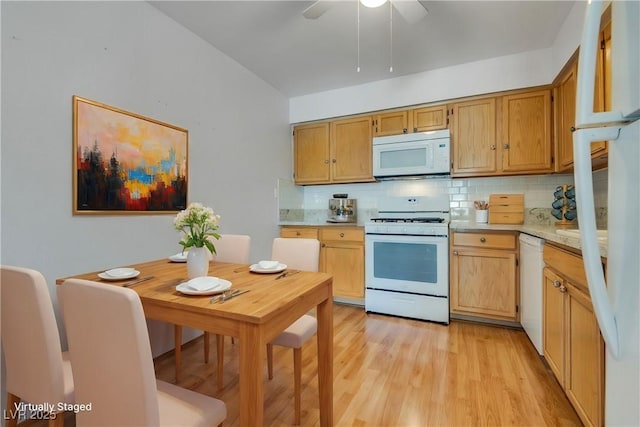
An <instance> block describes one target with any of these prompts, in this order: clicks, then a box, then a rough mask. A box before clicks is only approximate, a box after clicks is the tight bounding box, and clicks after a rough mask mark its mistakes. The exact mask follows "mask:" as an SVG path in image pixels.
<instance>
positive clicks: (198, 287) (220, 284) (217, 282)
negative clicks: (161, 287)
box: [176, 276, 231, 295]
mask: <svg viewBox="0 0 640 427" xmlns="http://www.w3.org/2000/svg"><path fill="white" fill-rule="evenodd" d="M230 288H231V282H230V281H228V280H224V279H220V278H218V277H211V276H202V277H196V278H194V279H191V280H189V281H187V282H183V283H180V284H179V285H178V286H176V290H177V291H179V292H182V293H183V294H186V295H213V294H219V293H221V292H224V291H226V290H228V289H230Z"/></svg>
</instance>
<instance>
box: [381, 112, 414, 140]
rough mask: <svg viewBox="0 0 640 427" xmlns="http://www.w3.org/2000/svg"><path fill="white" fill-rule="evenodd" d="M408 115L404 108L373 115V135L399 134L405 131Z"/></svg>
mask: <svg viewBox="0 0 640 427" xmlns="http://www.w3.org/2000/svg"><path fill="white" fill-rule="evenodd" d="M408 120H409V115H408V113H407V111H406V110H404V111H394V112H392V113H385V114H378V115H376V116H375V117H374V123H375V130H374V133H375V136H388V135H400V134H402V133H407V130H408V126H409V124H408Z"/></svg>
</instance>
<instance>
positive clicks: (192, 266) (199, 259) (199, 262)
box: [187, 247, 209, 279]
mask: <svg viewBox="0 0 640 427" xmlns="http://www.w3.org/2000/svg"><path fill="white" fill-rule="evenodd" d="M208 251H209V249H207V248H206V247H202V248H196V247H192V248H191V249H189V252H188V253H187V276H189V279H193V278H194V277H201V276H206V275H207V274H208V273H209V254H208Z"/></svg>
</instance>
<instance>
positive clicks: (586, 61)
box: [573, 0, 640, 426]
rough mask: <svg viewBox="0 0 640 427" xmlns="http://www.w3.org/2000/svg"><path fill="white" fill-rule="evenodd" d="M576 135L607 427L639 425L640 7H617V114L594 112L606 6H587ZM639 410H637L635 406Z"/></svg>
mask: <svg viewBox="0 0 640 427" xmlns="http://www.w3.org/2000/svg"><path fill="white" fill-rule="evenodd" d="M586 8H587V9H586V15H585V23H584V29H583V34H582V41H581V44H580V58H579V61H578V86H577V100H576V125H575V128H576V130H575V132H574V133H573V157H574V175H575V186H576V202H577V205H578V208H577V210H578V222H579V224H580V237H581V242H582V257H583V259H584V265H585V271H586V275H587V281H588V283H589V293H590V295H591V300H592V302H593V308H594V312H595V315H596V318H597V320H598V325H599V326H600V331H601V332H602V336H603V338H604V341H605V344H606V347H607V355H606V359H605V371H606V377H605V396H606V401H605V425H611V426H613V425H616V426H623V425H624V426H637V425H640V411H638V405H637V402H640V315H639V314H638V313H639V312H640V283H639V280H638V277H640V269H639V264H640V263H638V260H639V259H640V250H639V249H638V248H639V244H638V242H639V241H640V221H638V212H640V203H639V202H638V200H639V199H640V197H638V183H639V182H640V172H639V170H640V168H639V167H638V164H640V122H639V121H638V118H640V44H639V43H638V42H639V41H640V2H638V1H613V2H611V67H612V83H611V84H612V98H611V105H612V111H606V112H602V113H598V112H594V111H593V98H594V81H595V69H596V52H597V51H598V32H599V26H600V16H601V14H602V9H603V6H602V2H601V1H600V0H591V1H590V2H589V3H588V4H587V6H586ZM602 140H607V141H609V168H608V169H609V170H608V174H609V191H608V235H609V242H608V257H607V281H606V285H605V277H604V273H603V270H602V268H601V263H600V251H599V249H598V239H597V232H596V221H595V212H594V211H595V209H594V201H593V182H592V169H591V150H590V145H591V141H602ZM630 402H633V403H630Z"/></svg>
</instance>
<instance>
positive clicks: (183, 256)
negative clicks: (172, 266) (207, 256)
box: [169, 252, 188, 262]
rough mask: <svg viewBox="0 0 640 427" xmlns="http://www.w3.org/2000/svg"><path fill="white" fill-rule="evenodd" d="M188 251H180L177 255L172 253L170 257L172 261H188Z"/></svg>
mask: <svg viewBox="0 0 640 427" xmlns="http://www.w3.org/2000/svg"><path fill="white" fill-rule="evenodd" d="M187 253H188V252H178V253H177V254H175V255H171V256H170V257H169V259H170V260H171V261H172V262H187Z"/></svg>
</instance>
